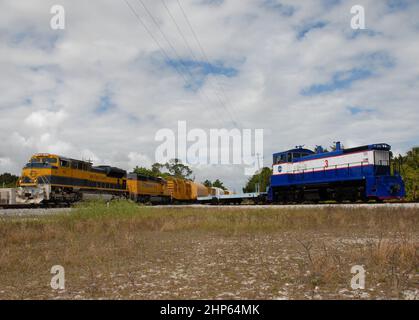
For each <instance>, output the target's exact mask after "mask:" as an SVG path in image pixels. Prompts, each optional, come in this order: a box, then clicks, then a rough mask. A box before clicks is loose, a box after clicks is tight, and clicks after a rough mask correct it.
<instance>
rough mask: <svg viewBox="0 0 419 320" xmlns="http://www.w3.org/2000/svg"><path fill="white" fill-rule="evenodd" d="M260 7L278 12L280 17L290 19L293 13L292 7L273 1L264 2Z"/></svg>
mask: <svg viewBox="0 0 419 320" xmlns="http://www.w3.org/2000/svg"><path fill="white" fill-rule="evenodd" d="M262 7H264V8H266V9H269V10H274V11H276V12H279V13H280V14H281V15H282V16H286V17H291V16H292V15H293V14H294V12H295V8H294V7H293V6H290V5H287V4H282V3H280V2H278V1H275V0H265V1H264V2H263V3H262Z"/></svg>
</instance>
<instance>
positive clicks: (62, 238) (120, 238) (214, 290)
mask: <svg viewBox="0 0 419 320" xmlns="http://www.w3.org/2000/svg"><path fill="white" fill-rule="evenodd" d="M75 211H76V212H72V213H71V214H67V215H63V214H58V215H57V216H48V217H39V216H38V217H16V218H11V217H8V218H2V219H0V246H1V250H0V299H419V290H418V289H419V277H418V271H419V264H418V248H419V227H418V226H419V222H418V221H419V219H418V218H419V212H418V210H417V209H401V208H398V209H394V210H392V209H388V208H387V209H385V210H383V209H362V210H360V209H358V210H354V209H348V208H344V209H330V210H329V209H322V210H315V209H309V210H307V209H301V210H284V209H281V208H278V209H277V210H276V209H275V210H272V209H271V210H269V212H267V211H264V210H257V211H254V210H252V212H246V211H244V210H233V209H224V210H219V209H215V208H214V209H199V208H191V209H187V208H181V209H170V210H169V209H164V208H141V207H137V206H133V205H131V204H129V205H126V204H115V205H112V206H111V207H110V208H106V207H105V206H103V205H100V204H99V205H98V204H94V205H89V206H88V208H78V209H76V210H75ZM54 265H61V266H62V267H63V268H64V270H65V289H63V290H60V289H58V290H54V289H52V288H51V286H50V282H51V278H52V277H53V274H51V267H52V266H54ZM355 265H359V266H362V268H363V269H364V270H365V288H364V289H355V290H354V289H352V288H351V279H352V278H353V277H354V276H355V275H356V274H353V273H351V268H352V267H353V266H355Z"/></svg>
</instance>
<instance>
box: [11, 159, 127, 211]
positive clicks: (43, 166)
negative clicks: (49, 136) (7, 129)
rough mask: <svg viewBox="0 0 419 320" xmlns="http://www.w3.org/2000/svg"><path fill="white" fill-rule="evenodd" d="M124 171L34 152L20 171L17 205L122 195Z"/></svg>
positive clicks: (124, 179)
mask: <svg viewBox="0 0 419 320" xmlns="http://www.w3.org/2000/svg"><path fill="white" fill-rule="evenodd" d="M126 190H127V179H126V171H125V170H122V169H119V168H115V167H110V166H93V165H92V163H91V162H88V161H82V160H76V159H70V158H66V157H61V156H58V155H55V154H49V153H38V154H35V155H33V156H32V157H31V159H30V160H29V162H28V163H27V164H26V165H25V167H24V168H23V170H22V175H21V177H20V179H19V189H18V191H17V201H18V202H19V203H34V204H37V203H43V202H75V201H78V200H81V199H82V198H83V197H86V196H90V195H93V196H94V195H108V196H125V195H126V192H127V191H126Z"/></svg>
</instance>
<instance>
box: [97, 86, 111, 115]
mask: <svg viewBox="0 0 419 320" xmlns="http://www.w3.org/2000/svg"><path fill="white" fill-rule="evenodd" d="M114 107H115V104H114V103H113V101H112V97H111V94H110V92H109V90H107V89H106V90H105V93H104V94H103V95H102V96H101V97H100V99H99V105H98V107H97V108H96V109H95V112H96V113H97V114H104V113H106V112H108V111H109V110H110V109H112V108H114Z"/></svg>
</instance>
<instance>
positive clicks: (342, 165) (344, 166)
mask: <svg viewBox="0 0 419 320" xmlns="http://www.w3.org/2000/svg"><path fill="white" fill-rule="evenodd" d="M365 163H368V161H357V162H349V163H345V164H335V165H333V166H327V167H326V166H322V167H314V168H309V169H300V170H293V171H292V173H297V174H298V173H302V174H304V173H307V172H308V173H310V171H311V173H313V172H314V170H316V169H323V172H325V171H326V170H337V169H343V168H348V172H349V169H350V168H351V167H350V165H354V164H360V165H361V170H363V166H364V164H365Z"/></svg>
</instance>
